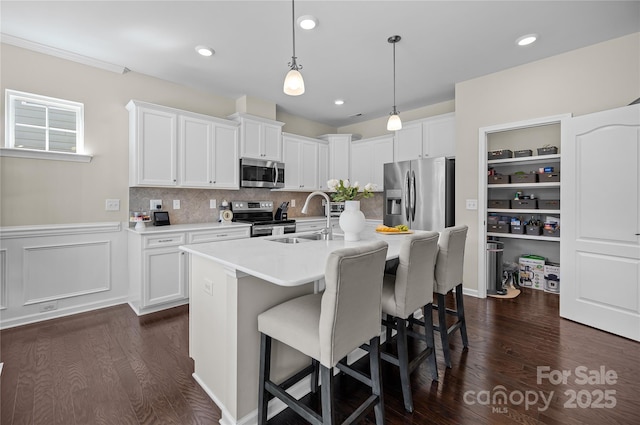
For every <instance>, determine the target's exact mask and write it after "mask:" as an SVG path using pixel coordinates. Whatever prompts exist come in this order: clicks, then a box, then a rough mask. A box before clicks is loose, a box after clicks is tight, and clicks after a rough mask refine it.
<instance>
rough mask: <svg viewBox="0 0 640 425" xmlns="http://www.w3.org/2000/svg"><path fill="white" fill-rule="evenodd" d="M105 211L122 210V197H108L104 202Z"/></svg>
mask: <svg viewBox="0 0 640 425" xmlns="http://www.w3.org/2000/svg"><path fill="white" fill-rule="evenodd" d="M104 209H105V211H120V199H107V200H105V202H104Z"/></svg>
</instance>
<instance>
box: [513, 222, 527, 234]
mask: <svg viewBox="0 0 640 425" xmlns="http://www.w3.org/2000/svg"><path fill="white" fill-rule="evenodd" d="M524 227H525V226H524V225H522V224H512V225H511V233H515V234H518V235H524V230H525V229H524Z"/></svg>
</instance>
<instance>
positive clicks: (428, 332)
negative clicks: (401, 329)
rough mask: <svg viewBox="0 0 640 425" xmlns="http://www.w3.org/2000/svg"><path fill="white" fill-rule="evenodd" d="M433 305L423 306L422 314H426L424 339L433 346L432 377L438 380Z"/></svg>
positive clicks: (430, 367) (428, 344)
mask: <svg viewBox="0 0 640 425" xmlns="http://www.w3.org/2000/svg"><path fill="white" fill-rule="evenodd" d="M432 312H433V307H432V306H431V304H428V305H425V306H424V307H422V314H423V316H424V340H425V342H426V343H427V347H429V348H431V360H430V365H429V369H431V379H433V380H434V381H437V380H438V362H437V359H436V344H435V340H434V338H433V313H432Z"/></svg>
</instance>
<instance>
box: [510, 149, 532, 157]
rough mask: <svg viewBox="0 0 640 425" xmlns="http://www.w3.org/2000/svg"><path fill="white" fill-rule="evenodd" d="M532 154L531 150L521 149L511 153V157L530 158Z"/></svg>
mask: <svg viewBox="0 0 640 425" xmlns="http://www.w3.org/2000/svg"><path fill="white" fill-rule="evenodd" d="M532 154H533V151H532V150H531V149H522V150H519V151H515V152H514V153H513V156H514V157H515V158H522V157H524V156H531V155H532Z"/></svg>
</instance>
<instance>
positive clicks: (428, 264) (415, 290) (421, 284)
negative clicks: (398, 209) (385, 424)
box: [380, 232, 438, 412]
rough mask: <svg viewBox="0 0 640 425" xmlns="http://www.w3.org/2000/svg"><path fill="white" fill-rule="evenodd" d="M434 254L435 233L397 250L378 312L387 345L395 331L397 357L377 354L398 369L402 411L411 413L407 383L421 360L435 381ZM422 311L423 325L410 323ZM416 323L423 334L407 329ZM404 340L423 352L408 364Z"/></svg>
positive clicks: (416, 237) (413, 237)
mask: <svg viewBox="0 0 640 425" xmlns="http://www.w3.org/2000/svg"><path fill="white" fill-rule="evenodd" d="M437 254H438V232H424V233H418V234H415V235H411V236H408V237H407V239H406V240H404V241H403V242H402V246H401V247H400V257H399V263H398V268H397V269H396V273H395V275H391V274H385V276H384V283H383V286H382V312H383V313H384V314H385V315H386V318H385V320H383V322H382V323H383V324H384V325H385V326H386V327H387V341H389V340H390V338H391V330H392V329H395V330H396V336H395V340H396V345H397V353H398V355H397V356H394V355H392V354H390V353H387V352H384V351H383V352H381V353H380V355H381V358H382V360H385V361H387V362H389V363H392V364H394V365H396V366H398V367H399V369H400V384H401V386H402V397H403V399H404V408H405V410H406V411H407V412H413V399H412V395H411V382H410V380H409V375H410V374H411V373H412V372H413V371H414V370H415V369H416V368H417V367H418V366H420V364H421V363H422V362H424V361H425V359H427V358H428V359H429V367H430V369H431V376H432V378H433V379H434V380H436V381H437V380H438V366H437V363H436V353H435V348H434V343H433V319H432V313H431V311H432V310H431V304H432V302H433V277H434V271H435V270H434V269H435V263H436V256H437ZM418 309H422V311H423V315H424V318H425V320H424V322H419V321H417V320H415V319H413V313H414V312H415V311H416V310H418ZM409 321H410V322H411V323H419V324H421V325H422V326H423V327H422V328H421V329H424V333H422V334H419V333H417V332H414V331H413V330H412V329H411V328H408V327H407V324H408V322H409ZM407 336H411V337H413V338H418V339H422V340H424V341H425V343H426V348H425V349H424V350H422V351H421V352H420V353H418V354H416V355H415V356H414V357H413V359H411V361H409V349H408V345H407Z"/></svg>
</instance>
